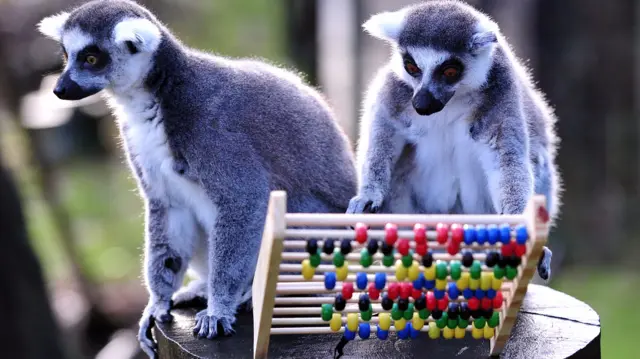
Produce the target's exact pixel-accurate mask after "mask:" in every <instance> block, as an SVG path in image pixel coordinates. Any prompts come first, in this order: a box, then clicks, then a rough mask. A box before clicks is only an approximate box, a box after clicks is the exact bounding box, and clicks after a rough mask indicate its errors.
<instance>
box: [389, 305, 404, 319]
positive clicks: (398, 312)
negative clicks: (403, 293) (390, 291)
mask: <svg viewBox="0 0 640 359" xmlns="http://www.w3.org/2000/svg"><path fill="white" fill-rule="evenodd" d="M403 314H404V313H402V311H401V310H400V309H398V303H393V308H391V318H392V319H393V320H398V319H400V318H402V315H403Z"/></svg>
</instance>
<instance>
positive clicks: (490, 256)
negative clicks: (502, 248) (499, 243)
mask: <svg viewBox="0 0 640 359" xmlns="http://www.w3.org/2000/svg"><path fill="white" fill-rule="evenodd" d="M498 260H500V253H498V252H496V251H491V252H489V253H487V259H486V260H485V264H486V265H487V267H489V268H492V267H493V266H495V265H496V264H498Z"/></svg>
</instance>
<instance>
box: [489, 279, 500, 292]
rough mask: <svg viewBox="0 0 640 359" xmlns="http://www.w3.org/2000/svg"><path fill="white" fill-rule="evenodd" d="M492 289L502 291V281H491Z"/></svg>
mask: <svg viewBox="0 0 640 359" xmlns="http://www.w3.org/2000/svg"><path fill="white" fill-rule="evenodd" d="M491 288H493V289H494V290H500V289H502V279H497V278H495V277H494V278H493V280H491Z"/></svg>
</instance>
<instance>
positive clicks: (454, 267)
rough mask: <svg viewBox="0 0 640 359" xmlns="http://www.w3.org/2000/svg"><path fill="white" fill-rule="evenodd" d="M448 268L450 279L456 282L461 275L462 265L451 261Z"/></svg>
mask: <svg viewBox="0 0 640 359" xmlns="http://www.w3.org/2000/svg"><path fill="white" fill-rule="evenodd" d="M449 268H450V270H451V279H453V280H458V279H460V276H461V275H462V265H461V264H460V261H451V262H450V263H449Z"/></svg>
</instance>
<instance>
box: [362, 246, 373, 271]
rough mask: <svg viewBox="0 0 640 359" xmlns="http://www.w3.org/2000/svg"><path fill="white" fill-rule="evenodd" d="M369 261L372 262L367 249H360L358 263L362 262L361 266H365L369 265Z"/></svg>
mask: <svg viewBox="0 0 640 359" xmlns="http://www.w3.org/2000/svg"><path fill="white" fill-rule="evenodd" d="M371 263H373V257H371V254H369V250H368V249H366V248H362V250H361V251H360V264H362V266H363V267H365V268H367V267H368V266H370V265H371Z"/></svg>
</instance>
